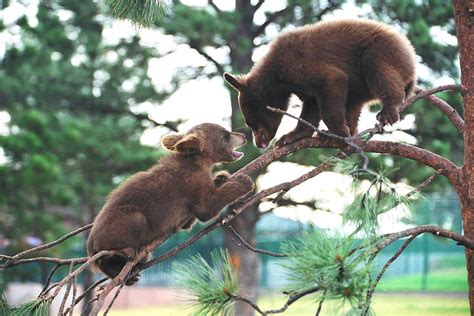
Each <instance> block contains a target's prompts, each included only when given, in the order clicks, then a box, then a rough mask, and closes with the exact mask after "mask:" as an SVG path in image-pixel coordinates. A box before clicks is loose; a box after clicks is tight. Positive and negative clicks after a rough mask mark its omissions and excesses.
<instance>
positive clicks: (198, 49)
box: [188, 42, 225, 74]
mask: <svg viewBox="0 0 474 316" xmlns="http://www.w3.org/2000/svg"><path fill="white" fill-rule="evenodd" d="M188 45H189V47H191V48H192V49H194V50H195V51H196V52H198V53H199V54H200V55H201V56H203V57H204V58H206V59H207V60H208V61H210V62H211V63H213V64H214V66H215V67H216V68H217V71H219V72H220V73H221V74H223V73H224V72H225V69H224V66H222V65H221V63H219V62H218V61H217V60H215V59H214V58H213V57H212V56H211V55H209V54H208V53H206V52H205V51H204V49H203V48H202V47H201V46H200V45H199V44H197V43H194V42H189V43H188Z"/></svg>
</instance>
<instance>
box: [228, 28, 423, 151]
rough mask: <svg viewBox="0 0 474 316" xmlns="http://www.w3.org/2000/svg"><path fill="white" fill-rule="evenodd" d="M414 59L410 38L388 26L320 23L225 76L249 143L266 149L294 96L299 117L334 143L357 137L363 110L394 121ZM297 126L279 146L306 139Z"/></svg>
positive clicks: (308, 132)
mask: <svg viewBox="0 0 474 316" xmlns="http://www.w3.org/2000/svg"><path fill="white" fill-rule="evenodd" d="M415 58H416V56H415V52H414V50H413V47H412V46H411V44H410V42H409V41H408V39H407V38H406V37H404V36H402V35H400V34H399V33H397V32H396V31H394V30H392V29H390V28H389V27H388V26H387V25H385V24H382V23H379V22H375V21H370V20H364V19H349V20H337V21H332V22H321V23H317V24H314V25H308V26H305V27H301V28H297V29H295V30H293V31H290V32H287V33H284V34H282V35H280V36H279V37H277V38H276V39H275V40H274V41H273V43H272V44H271V47H270V50H269V52H268V54H267V55H266V56H265V57H264V58H263V59H262V60H261V61H259V62H258V63H256V64H255V65H254V67H253V68H252V70H251V71H250V72H249V73H248V74H247V75H244V76H239V77H233V76H232V75H230V74H228V73H225V74H224V77H225V79H226V80H227V82H228V83H229V84H230V85H232V86H233V87H234V88H235V89H237V90H238V91H239V104H240V108H241V109H242V112H243V114H244V116H245V120H246V123H247V125H248V126H249V127H250V128H251V129H252V131H253V133H254V136H255V142H256V144H257V145H258V146H259V147H264V148H265V147H266V146H267V145H268V144H269V142H270V140H271V139H272V138H273V137H274V136H275V133H276V130H277V129H278V126H279V125H280V122H281V119H282V114H277V113H273V112H270V111H268V110H267V109H266V107H267V106H272V107H276V108H279V109H282V110H286V109H287V108H288V100H289V98H290V96H291V94H292V93H294V94H296V95H297V96H298V97H299V98H300V99H301V100H302V102H303V109H302V112H301V118H303V119H305V120H307V121H309V122H311V123H312V124H314V125H316V126H317V125H318V124H319V122H320V120H321V119H322V120H323V121H324V123H325V124H326V125H327V126H328V128H329V131H331V132H333V133H335V134H338V135H340V136H349V135H355V134H357V123H358V119H359V115H360V112H361V109H362V106H363V105H364V104H365V103H367V102H370V101H374V100H380V101H381V102H382V104H383V109H382V110H381V111H380V112H379V113H378V115H377V119H378V120H379V121H380V122H381V123H383V124H393V123H395V122H397V121H398V120H399V107H400V105H401V104H402V102H403V101H404V99H405V98H406V97H407V96H408V95H409V94H410V93H411V92H412V90H413V86H414V84H415V81H416V76H415ZM311 134H312V130H311V129H310V128H308V127H307V126H306V125H304V124H302V123H298V125H297V127H296V129H295V130H294V131H292V132H291V133H289V134H287V135H285V136H283V137H282V139H280V140H279V142H278V143H277V145H284V144H287V143H291V142H293V141H295V140H298V139H300V138H303V137H307V136H311Z"/></svg>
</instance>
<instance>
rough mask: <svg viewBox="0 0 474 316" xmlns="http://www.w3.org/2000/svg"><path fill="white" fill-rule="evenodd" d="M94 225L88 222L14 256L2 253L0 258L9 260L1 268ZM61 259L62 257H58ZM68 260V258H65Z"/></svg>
mask: <svg viewBox="0 0 474 316" xmlns="http://www.w3.org/2000/svg"><path fill="white" fill-rule="evenodd" d="M91 227H92V224H88V225H86V226H83V227H81V228H78V229H76V230H74V231H72V232H70V233H68V234H66V235H64V236H63V237H61V238H59V239H57V240H55V241H52V242H50V243H47V244H44V245H40V246H38V247H34V248H31V249H28V250H25V251H23V252H20V253H18V254H16V255H14V256H12V257H9V256H5V255H1V257H0V259H6V260H7V262H6V263H5V264H3V265H1V266H0V270H3V269H6V268H8V267H9V266H13V265H15V262H17V261H18V260H19V259H20V258H23V257H25V256H27V255H29V254H31V253H33V252H37V251H41V250H45V249H48V248H51V247H53V246H56V245H57V244H60V243H62V242H63V241H65V240H66V239H68V238H71V237H72V236H75V235H77V234H79V233H82V232H83V231H86V230H89V229H91ZM52 259H56V258H52ZM58 260H60V259H58ZM65 260H66V259H65ZM42 261H48V260H42ZM25 262H28V261H25ZM50 262H57V263H61V264H65V263H63V262H58V261H50ZM66 263H69V262H66Z"/></svg>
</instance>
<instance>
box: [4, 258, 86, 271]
mask: <svg viewBox="0 0 474 316" xmlns="http://www.w3.org/2000/svg"><path fill="white" fill-rule="evenodd" d="M87 259H88V257H82V258H72V259H62V258H54V257H34V258H28V259H19V260H15V261H10V263H6V264H5V265H2V266H0V270H4V269H7V268H11V267H14V266H16V265H19V264H25V263H32V262H51V263H56V264H59V265H65V264H71V263H73V264H75V265H76V264H81V263H84V262H86V261H87Z"/></svg>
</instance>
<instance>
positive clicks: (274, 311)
mask: <svg viewBox="0 0 474 316" xmlns="http://www.w3.org/2000/svg"><path fill="white" fill-rule="evenodd" d="M317 291H319V287H312V288H309V289H306V290H303V291H301V292H297V293H295V294H292V295H290V296H289V297H288V300H287V301H286V302H285V304H284V305H283V306H282V307H281V308H279V309H272V310H268V311H264V310H262V309H261V308H260V307H259V306H258V305H257V304H255V303H254V302H252V301H251V300H249V299H248V298H246V297H242V296H240V295H234V294H230V293H227V295H228V296H229V298H231V299H233V300H235V301H242V302H244V303H246V304H248V305H249V306H251V307H252V308H253V309H254V310H255V311H256V312H257V313H259V314H260V315H264V316H265V315H270V314H280V313H283V312H285V311H286V310H287V309H288V307H290V305H291V304H293V303H294V302H296V301H297V300H299V299H300V298H302V297H304V296H306V295H308V294H312V293H315V292H317Z"/></svg>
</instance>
